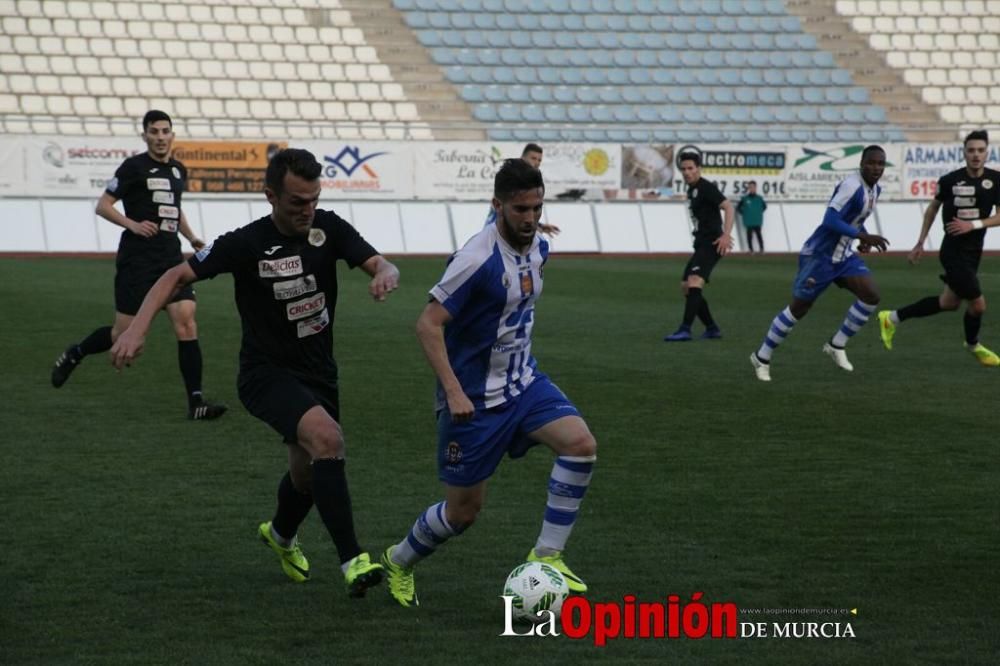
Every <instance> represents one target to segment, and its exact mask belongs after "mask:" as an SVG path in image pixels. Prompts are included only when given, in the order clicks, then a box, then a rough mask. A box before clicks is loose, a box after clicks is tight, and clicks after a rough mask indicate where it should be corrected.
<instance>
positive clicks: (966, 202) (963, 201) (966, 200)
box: [955, 197, 976, 208]
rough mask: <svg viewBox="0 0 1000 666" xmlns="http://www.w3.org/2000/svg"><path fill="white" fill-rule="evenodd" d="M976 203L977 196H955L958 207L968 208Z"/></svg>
mask: <svg viewBox="0 0 1000 666" xmlns="http://www.w3.org/2000/svg"><path fill="white" fill-rule="evenodd" d="M975 205H976V197H955V206H956V207H958V208H967V207H969V206H975Z"/></svg>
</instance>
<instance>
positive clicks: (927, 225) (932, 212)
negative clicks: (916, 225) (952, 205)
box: [906, 199, 941, 264]
mask: <svg viewBox="0 0 1000 666" xmlns="http://www.w3.org/2000/svg"><path fill="white" fill-rule="evenodd" d="M940 209H941V202H940V201H938V200H937V199H931V201H930V203H928V204H927V208H926V209H924V221H923V224H921V225H920V236H919V237H918V238H917V244H916V245H914V246H913V249H912V250H910V252H909V253H908V254H907V255H906V260H907V261H909V262H910V263H911V264H915V263H917V262H918V261H920V257H922V256H923V255H924V243H926V242H927V234H929V233H930V231H931V226H932V225H933V224H934V218H936V217H937V214H938V211H939V210H940Z"/></svg>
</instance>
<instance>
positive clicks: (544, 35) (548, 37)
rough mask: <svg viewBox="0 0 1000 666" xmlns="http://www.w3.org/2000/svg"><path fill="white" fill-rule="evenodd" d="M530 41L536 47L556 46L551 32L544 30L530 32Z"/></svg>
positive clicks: (549, 47)
mask: <svg viewBox="0 0 1000 666" xmlns="http://www.w3.org/2000/svg"><path fill="white" fill-rule="evenodd" d="M531 43H532V44H533V45H534V46H535V48H538V49H552V48H555V46H556V40H555V38H554V37H553V36H552V33H551V32H548V31H545V30H539V31H538V32H533V33H531Z"/></svg>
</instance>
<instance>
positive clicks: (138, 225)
mask: <svg viewBox="0 0 1000 666" xmlns="http://www.w3.org/2000/svg"><path fill="white" fill-rule="evenodd" d="M129 231H131V232H132V233H134V234H135V235H136V236H142V237H143V238H152V237H153V236H155V235H156V234H158V233H160V227H159V225H157V224H156V223H155V222H150V221H149V220H143V221H142V222H133V223H132V226H131V227H129Z"/></svg>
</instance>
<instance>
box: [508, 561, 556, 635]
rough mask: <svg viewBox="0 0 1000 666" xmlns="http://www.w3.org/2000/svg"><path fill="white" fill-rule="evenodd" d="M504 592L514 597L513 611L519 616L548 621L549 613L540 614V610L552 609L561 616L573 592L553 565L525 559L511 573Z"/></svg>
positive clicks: (531, 619) (516, 616)
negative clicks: (567, 599)
mask: <svg viewBox="0 0 1000 666" xmlns="http://www.w3.org/2000/svg"><path fill="white" fill-rule="evenodd" d="M503 594H504V596H505V597H513V598H514V599H513V602H512V613H511V614H512V616H513V618H514V619H515V620H520V621H523V622H541V621H547V620H548V617H549V616H548V614H547V613H546V614H544V615H543V616H541V617H540V616H539V615H538V612H539V611H543V610H547V611H551V612H552V614H553V616H554V617H557V618H558V617H559V612H560V611H561V610H562V605H563V602H564V601H566V597H568V596H569V586H568V585H567V584H566V579H565V578H563V575H562V574H561V573H559V571H558V570H557V569H556V568H555V567H553V566H552V565H550V564H545V563H544V562H525V563H524V564H519V565H518V566H516V567H515V568H514V570H513V571H511V572H510V575H509V576H507V582H506V583H504V586H503Z"/></svg>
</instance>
